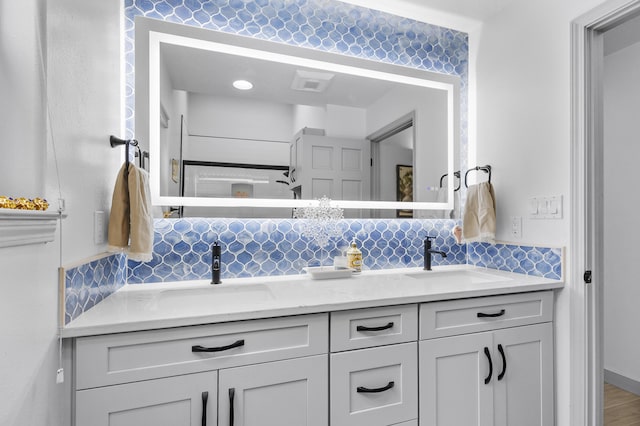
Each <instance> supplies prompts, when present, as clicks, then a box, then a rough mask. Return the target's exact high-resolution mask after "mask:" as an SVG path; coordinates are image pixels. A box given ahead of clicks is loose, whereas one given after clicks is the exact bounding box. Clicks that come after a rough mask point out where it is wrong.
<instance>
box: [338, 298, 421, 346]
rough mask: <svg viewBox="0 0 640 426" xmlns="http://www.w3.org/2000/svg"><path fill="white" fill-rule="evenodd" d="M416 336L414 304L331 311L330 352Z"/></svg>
mask: <svg viewBox="0 0 640 426" xmlns="http://www.w3.org/2000/svg"><path fill="white" fill-rule="evenodd" d="M417 338H418V307H417V305H401V306H388V307H383V308H371V309H356V310H352V311H342V312H332V313H331V351H332V352H339V351H345V350H350V349H361V348H368V347H372V346H381V345H389V344H393V343H404V342H410V341H412V340H417Z"/></svg>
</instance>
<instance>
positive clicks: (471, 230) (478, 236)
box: [462, 182, 496, 243]
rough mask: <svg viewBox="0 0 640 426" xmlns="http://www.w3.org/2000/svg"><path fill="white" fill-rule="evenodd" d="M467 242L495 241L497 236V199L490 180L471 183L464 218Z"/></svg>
mask: <svg viewBox="0 0 640 426" xmlns="http://www.w3.org/2000/svg"><path fill="white" fill-rule="evenodd" d="M462 238H463V239H464V241H465V242H467V243H470V242H490V243H492V242H494V240H495V238H496V201H495V196H494V193H493V186H492V185H491V183H489V182H482V183H479V184H477V185H471V186H470V187H469V188H468V189H467V203H466V204H465V207H464V217H463V220H462Z"/></svg>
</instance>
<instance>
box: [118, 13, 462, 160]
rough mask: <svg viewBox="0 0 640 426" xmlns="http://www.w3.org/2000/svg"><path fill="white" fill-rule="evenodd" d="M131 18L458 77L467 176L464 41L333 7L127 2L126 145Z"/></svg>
mask: <svg viewBox="0 0 640 426" xmlns="http://www.w3.org/2000/svg"><path fill="white" fill-rule="evenodd" d="M136 16H146V17H149V18H153V19H159V20H163V21H169V22H176V23H181V24H185V25H191V26H195V27H200V28H206V29H210V30H216V31H222V32H226V33H232V34H239V35H243V36H248V37H254V38H259V39H263V40H270V41H274V42H278V43H285V44H290V45H295V46H301V47H306V48H311V49H318V50H323V51H328V52H334V53H340V54H344V55H349V56H356V57H360V58H364V59H370V60H374V61H381V62H387V63H392V64H396V65H403V66H409V67H413V68H419V69H424V70H427V71H432V72H437V73H442V74H450V75H456V76H459V77H460V85H461V89H460V105H461V107H460V115H461V117H460V158H461V159H462V164H460V167H461V168H462V169H464V168H466V161H465V160H464V159H466V158H467V156H466V150H467V127H468V125H467V121H468V120H467V110H468V108H467V105H468V94H467V79H468V62H469V36H468V34H467V33H464V32H461V31H457V30H453V29H450V28H444V27H440V26H437V25H431V24H427V23H424V22H419V21H416V20H413V19H409V18H404V17H401V16H396V15H392V14H389V13H385V12H380V11H376V10H373V9H367V8H365V7H360V6H355V5H351V4H348V3H343V2H340V1H336V0H124V34H123V35H124V37H123V39H124V48H123V52H124V60H125V70H126V71H125V73H126V77H125V83H124V84H125V88H124V89H125V93H126V101H125V104H126V107H125V121H126V131H127V138H133V137H134V134H135V129H134V104H135V101H134V99H135V93H134V92H135V87H134V86H135V76H134V68H135V52H134V45H135V42H134V36H135V17H136Z"/></svg>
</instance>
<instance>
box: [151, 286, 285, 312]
mask: <svg viewBox="0 0 640 426" xmlns="http://www.w3.org/2000/svg"><path fill="white" fill-rule="evenodd" d="M231 299H233V300H235V301H242V303H261V302H265V301H268V300H273V299H274V296H273V293H272V292H271V290H270V289H269V287H268V286H266V285H264V284H245V285H230V286H226V287H225V286H224V284H220V285H212V286H210V287H206V288H185V289H181V288H177V289H170V290H164V291H162V292H161V293H160V294H159V296H158V305H159V306H160V307H162V306H163V305H165V306H166V305H171V306H175V305H182V304H193V303H198V304H209V303H216V304H220V303H225V300H231Z"/></svg>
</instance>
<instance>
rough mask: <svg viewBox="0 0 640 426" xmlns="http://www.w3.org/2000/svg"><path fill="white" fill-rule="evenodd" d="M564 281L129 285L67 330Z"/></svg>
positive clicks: (455, 270)
mask: <svg viewBox="0 0 640 426" xmlns="http://www.w3.org/2000/svg"><path fill="white" fill-rule="evenodd" d="M563 285H564V284H563V282H562V281H557V280H550V279H546V278H540V277H534V276H530V275H523V274H514V273H509V272H503V271H497V270H493V269H484V268H475V267H470V266H466V265H460V266H458V265H456V266H443V267H435V268H434V270H433V271H422V269H421V268H404V269H392V270H389V269H386V270H379V271H365V272H362V273H360V274H357V275H356V274H354V275H353V276H352V277H349V278H342V279H329V280H312V279H310V278H309V277H308V276H306V275H295V276H291V275H288V276H276V277H256V278H237V279H228V280H223V282H222V284H219V285H211V284H209V282H208V281H183V282H174V283H157V284H134V285H127V286H125V287H124V288H122V289H121V290H119V291H117V292H116V293H114V294H112V295H111V296H109V297H107V298H106V299H105V300H104V301H102V302H101V303H99V304H98V305H96V306H94V307H93V308H92V309H90V310H89V311H87V312H85V313H84V314H82V315H80V316H79V317H78V318H76V319H75V320H73V321H71V322H70V323H69V324H67V325H66V326H65V327H64V328H63V329H62V331H61V335H62V337H65V338H67V337H81V336H90V335H98V334H109V333H121V332H130V331H139V330H151V329H160V328H169V327H179V326H189V325H199V324H209V323H216V322H226V321H239V320H247V319H258V318H270V317H278V316H286V315H300V314H309V313H317V312H329V311H339V310H345V309H356V308H367V307H374V306H385V305H400V304H406V303H419V302H432V301H437V300H449V299H463V298H468V297H479V296H491V295H498V294H508V293H523V292H528V291H538V290H549V289H557V288H562V287H563Z"/></svg>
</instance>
